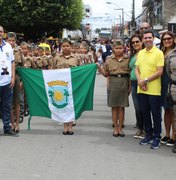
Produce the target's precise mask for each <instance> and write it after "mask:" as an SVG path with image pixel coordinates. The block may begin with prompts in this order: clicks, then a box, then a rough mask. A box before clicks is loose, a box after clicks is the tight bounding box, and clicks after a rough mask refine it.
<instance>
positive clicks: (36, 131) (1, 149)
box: [0, 75, 176, 180]
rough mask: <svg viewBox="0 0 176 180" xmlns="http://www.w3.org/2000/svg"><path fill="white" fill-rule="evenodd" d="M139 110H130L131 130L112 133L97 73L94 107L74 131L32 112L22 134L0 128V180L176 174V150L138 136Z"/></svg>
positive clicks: (146, 178) (162, 179)
mask: <svg viewBox="0 0 176 180" xmlns="http://www.w3.org/2000/svg"><path fill="white" fill-rule="evenodd" d="M134 124H135V116H134V110H133V104H132V102H131V97H130V107H129V108H126V112H125V128H124V133H125V134H126V136H125V137H124V138H122V137H113V136H112V133H113V129H112V120H111V112H110V108H108V107H107V105H106V79H105V78H104V77H102V76H101V75H97V77H96V85H95V98H94V111H89V112H84V113H83V115H82V116H81V118H80V119H79V120H78V121H77V126H76V127H74V132H75V134H74V135H73V136H68V135H67V136H64V135H62V131H63V126H62V125H58V122H56V121H53V120H50V119H47V118H42V117H33V118H32V120H31V130H30V131H29V130H27V117H26V118H25V120H24V122H23V123H22V124H20V125H21V126H20V129H21V130H20V136H19V137H6V136H3V131H2V123H1V129H0V134H1V136H0V180H141V179H142V180H169V179H175V178H176V177H175V176H176V171H175V167H176V154H174V153H172V151H171V150H172V148H170V147H166V146H164V145H162V146H161V147H160V148H159V149H158V150H152V149H150V145H147V146H141V145H139V140H138V139H134V138H133V134H135V132H136V129H135V128H134Z"/></svg>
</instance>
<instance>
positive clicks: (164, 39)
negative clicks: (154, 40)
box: [163, 37, 172, 41]
mask: <svg viewBox="0 0 176 180" xmlns="http://www.w3.org/2000/svg"><path fill="white" fill-rule="evenodd" d="M171 39H172V38H171V37H168V38H163V41H170V40H171Z"/></svg>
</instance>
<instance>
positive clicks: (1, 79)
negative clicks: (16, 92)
mask: <svg viewBox="0 0 176 180" xmlns="http://www.w3.org/2000/svg"><path fill="white" fill-rule="evenodd" d="M3 35H4V29H3V27H2V26H1V25H0V111H1V114H2V122H3V125H4V127H3V129H4V135H8V136H18V134H16V133H15V132H13V131H12V129H11V126H10V123H11V110H12V94H13V87H14V84H15V63H14V55H13V49H12V47H11V45H10V44H9V43H7V42H5V41H4V40H3Z"/></svg>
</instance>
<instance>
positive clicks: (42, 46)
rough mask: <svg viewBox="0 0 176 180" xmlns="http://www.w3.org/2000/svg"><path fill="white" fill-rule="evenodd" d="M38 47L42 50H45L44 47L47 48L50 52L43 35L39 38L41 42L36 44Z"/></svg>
mask: <svg viewBox="0 0 176 180" xmlns="http://www.w3.org/2000/svg"><path fill="white" fill-rule="evenodd" d="M38 47H41V48H42V49H43V50H44V51H45V50H46V49H49V51H50V52H51V48H50V45H49V44H47V39H46V37H45V36H43V37H42V38H41V43H40V44H39V45H38Z"/></svg>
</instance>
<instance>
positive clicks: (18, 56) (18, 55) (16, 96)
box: [7, 32, 24, 133]
mask: <svg viewBox="0 0 176 180" xmlns="http://www.w3.org/2000/svg"><path fill="white" fill-rule="evenodd" d="M7 42H8V43H9V44H10V45H11V46H12V48H13V52H14V57H15V68H17V67H21V66H23V63H24V62H23V61H24V58H23V54H22V51H21V50H20V48H19V47H18V46H17V45H16V34H15V33H14V32H8V33H7ZM13 108H14V113H15V117H14V113H13V110H12V118H11V123H12V127H11V128H12V130H14V131H15V132H16V133H18V132H19V119H20V77H19V76H18V75H17V73H16V74H15V86H14V88H13ZM14 118H15V119H16V120H15V121H14ZM15 122H16V123H15Z"/></svg>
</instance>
